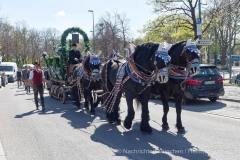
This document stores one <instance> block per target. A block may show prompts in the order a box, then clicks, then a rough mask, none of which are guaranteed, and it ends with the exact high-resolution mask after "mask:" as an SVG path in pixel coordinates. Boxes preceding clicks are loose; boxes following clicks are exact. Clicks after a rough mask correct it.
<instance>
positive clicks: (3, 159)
mask: <svg viewBox="0 0 240 160" xmlns="http://www.w3.org/2000/svg"><path fill="white" fill-rule="evenodd" d="M0 160H6V156H5V153H4V150H3V146H2V143H1V141H0Z"/></svg>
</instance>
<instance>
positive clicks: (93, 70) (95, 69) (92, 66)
mask: <svg viewBox="0 0 240 160" xmlns="http://www.w3.org/2000/svg"><path fill="white" fill-rule="evenodd" d="M100 54H101V53H99V54H89V55H88V56H89V63H88V66H89V70H90V74H91V77H92V79H93V80H95V81H98V80H99V79H100V67H101V61H100V59H99V56H100Z"/></svg>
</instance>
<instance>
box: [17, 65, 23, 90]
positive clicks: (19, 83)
mask: <svg viewBox="0 0 240 160" xmlns="http://www.w3.org/2000/svg"><path fill="white" fill-rule="evenodd" d="M17 85H18V88H19V87H20V86H21V85H22V71H21V70H20V69H19V70H18V71H17Z"/></svg>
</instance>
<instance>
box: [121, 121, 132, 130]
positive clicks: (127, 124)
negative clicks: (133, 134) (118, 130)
mask: <svg viewBox="0 0 240 160" xmlns="http://www.w3.org/2000/svg"><path fill="white" fill-rule="evenodd" d="M123 126H124V127H125V128H126V129H130V128H131V127H132V124H131V123H129V122H127V121H126V120H125V121H124V122H123Z"/></svg>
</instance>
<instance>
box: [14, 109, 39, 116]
mask: <svg viewBox="0 0 240 160" xmlns="http://www.w3.org/2000/svg"><path fill="white" fill-rule="evenodd" d="M39 112H40V111H39V110H32V111H29V112H26V113H23V114H19V115H16V116H15V118H23V117H26V116H30V115H32V114H36V113H39Z"/></svg>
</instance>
